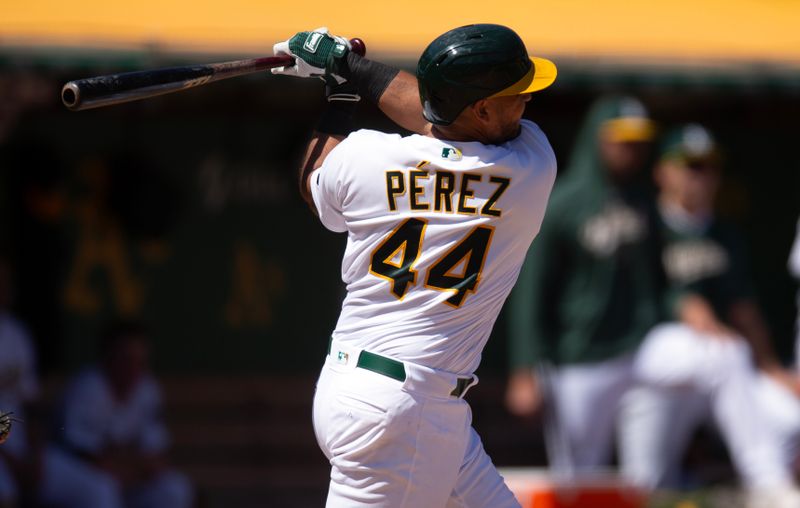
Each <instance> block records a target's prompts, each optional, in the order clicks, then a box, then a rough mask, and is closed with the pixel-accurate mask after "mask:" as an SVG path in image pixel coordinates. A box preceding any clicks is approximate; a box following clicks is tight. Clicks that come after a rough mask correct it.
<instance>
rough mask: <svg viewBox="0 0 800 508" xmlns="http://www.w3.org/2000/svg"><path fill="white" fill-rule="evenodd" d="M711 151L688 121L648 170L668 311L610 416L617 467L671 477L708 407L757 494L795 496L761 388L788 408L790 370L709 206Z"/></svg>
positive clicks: (704, 134)
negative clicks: (615, 421) (654, 191)
mask: <svg viewBox="0 0 800 508" xmlns="http://www.w3.org/2000/svg"><path fill="white" fill-rule="evenodd" d="M720 160H721V158H720V153H719V151H718V148H717V146H716V144H715V142H714V139H713V137H712V136H711V134H710V133H709V132H708V130H707V129H705V128H703V127H702V126H699V125H696V124H690V125H685V126H682V127H680V128H677V129H675V130H674V131H672V132H670V133H669V134H667V136H666V137H665V140H664V142H663V146H662V149H661V155H660V159H659V162H658V164H657V167H656V169H655V172H654V176H655V180H656V183H657V185H658V187H659V196H658V209H659V216H660V219H661V226H660V229H661V238H662V244H663V252H662V257H661V259H662V262H663V266H664V272H665V275H666V279H667V286H666V295H665V308H666V314H667V315H669V316H673V321H671V322H666V323H662V324H660V325H659V326H657V327H655V328H654V329H653V330H652V331H651V332H650V333H649V334H648V336H647V337H646V338H645V341H644V343H643V344H642V346H641V348H640V349H639V351H638V352H637V355H636V358H635V362H634V374H635V377H636V380H637V382H638V384H637V387H636V388H635V389H633V390H632V391H631V392H630V393H628V394H627V395H626V396H625V398H624V401H623V406H622V414H621V417H620V420H619V421H620V462H621V467H622V470H623V472H624V473H625V474H626V475H627V476H628V477H629V478H631V479H632V480H634V481H635V482H636V483H638V484H639V485H641V486H643V487H646V488H650V489H652V488H667V487H671V488H675V487H680V486H681V482H680V462H681V459H682V457H683V452H684V450H685V447H686V445H687V443H688V440H689V437H690V436H691V433H692V431H693V430H694V429H695V427H696V426H697V425H698V424H699V423H700V421H701V420H702V419H704V418H706V417H708V416H711V417H713V420H714V422H715V423H716V425H717V427H718V428H719V429H720V431H721V433H722V436H723V438H724V439H725V442H726V444H727V446H728V449H729V451H730V454H731V458H732V460H733V463H734V465H735V467H736V469H737V470H738V472H739V473H740V475H741V477H742V480H743V483H744V484H745V486H746V487H748V488H749V489H750V490H751V492H754V493H755V495H756V496H757V497H758V498H759V499H760V501H764V500H766V499H767V496H769V495H774V493H776V492H778V493H781V494H780V495H782V496H794V497H791V498H790V497H785V499H786V500H788V499H792V500H793V501H791V502H798V498H797V497H796V494H786V492H791V491H792V488H793V487H792V485H793V482H792V477H791V470H790V462H791V460H790V458H789V456H788V453H789V450H788V449H787V448H786V446H788V444H787V445H784V446H783V450H781V448H782V447H781V446H780V445H779V443H778V434H777V433H776V432H775V431H774V430H772V427H771V423H770V420H771V416H770V414H771V413H774V412H775V411H774V410H773V409H770V407H769V406H771V405H772V404H773V403H771V402H770V401H773V400H774V399H775V395H774V394H773V395H772V396H769V395H766V394H767V393H768V392H769V391H772V390H778V391H781V392H784V393H785V396H786V397H787V398H788V400H789V402H790V403H791V404H793V405H794V406H797V398H796V393H792V392H796V390H797V389H798V384H797V379H796V377H795V376H793V375H792V374H791V373H789V372H788V371H787V370H786V369H784V368H783V367H782V366H781V364H780V363H779V362H778V360H777V358H776V356H775V353H774V352H773V350H772V347H771V344H770V339H769V331H768V329H767V327H766V324H765V322H764V320H763V318H762V317H761V313H760V311H759V309H758V306H757V304H756V300H755V297H754V293H753V290H752V288H751V286H750V283H749V277H748V276H747V266H746V260H745V254H744V248H743V244H742V241H741V239H740V238H739V235H738V234H737V232H736V230H735V229H734V228H733V227H732V226H730V225H729V224H726V223H725V222H724V221H722V220H720V219H718V218H717V217H715V215H714V211H713V205H714V197H715V195H716V191H717V188H718V186H719V181H720V172H721V163H720ZM762 385H763V386H762ZM776 409H777V410H778V411H779V412H780V411H781V408H776ZM777 423H778V420H775V424H777ZM770 499H772V501H770V502H774V503H778V500H776V499H775V498H770ZM769 506H797V505H793V504H788V505H787V504H770V505H769Z"/></svg>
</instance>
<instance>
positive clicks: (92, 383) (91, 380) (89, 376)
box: [68, 366, 109, 399]
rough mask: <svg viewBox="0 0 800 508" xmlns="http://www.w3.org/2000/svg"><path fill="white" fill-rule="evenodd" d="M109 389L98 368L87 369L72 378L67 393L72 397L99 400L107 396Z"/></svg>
mask: <svg viewBox="0 0 800 508" xmlns="http://www.w3.org/2000/svg"><path fill="white" fill-rule="evenodd" d="M108 392H109V387H108V384H107V382H106V379H105V376H104V375H103V373H102V371H101V370H100V368H99V367H95V366H92V367H87V368H85V369H83V370H81V371H80V372H78V373H77V374H75V376H74V377H73V378H72V382H71V383H70V385H69V389H68V393H69V395H71V396H72V397H87V396H89V397H91V398H92V399H96V398H101V397H104V396H105V395H107V393H108Z"/></svg>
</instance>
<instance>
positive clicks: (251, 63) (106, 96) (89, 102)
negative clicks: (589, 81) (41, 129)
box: [61, 38, 366, 111]
mask: <svg viewBox="0 0 800 508" xmlns="http://www.w3.org/2000/svg"><path fill="white" fill-rule="evenodd" d="M350 44H351V46H352V51H354V52H356V53H358V54H359V55H361V56H364V55H365V54H366V45H365V44H364V41H362V40H361V39H358V38H355V39H350ZM289 65H294V58H292V57H291V56H287V55H281V56H268V57H262V58H250V59H247V60H235V61H231V62H221V63H212V64H206V65H185V66H181V67H167V68H163V69H153V70H149V71H135V72H124V73H121V74H109V75H108V76H97V77H94V78H86V79H78V80H76V81H70V82H68V83H66V84H65V85H64V87H63V88H62V89H61V101H62V102H63V103H64V105H65V106H66V107H67V108H68V109H70V110H71V111H82V110H84V109H92V108H99V107H102V106H111V105H113V104H122V103H123V102H130V101H136V100H139V99H146V98H148V97H155V96H156V95H163V94H167V93H172V92H177V91H179V90H186V89H187V88H193V87H196V86H200V85H205V84H208V83H213V82H214V81H219V80H221V79H228V78H233V77H235V76H241V75H243V74H252V73H254V72H260V71H264V70H267V69H272V68H274V67H284V66H289Z"/></svg>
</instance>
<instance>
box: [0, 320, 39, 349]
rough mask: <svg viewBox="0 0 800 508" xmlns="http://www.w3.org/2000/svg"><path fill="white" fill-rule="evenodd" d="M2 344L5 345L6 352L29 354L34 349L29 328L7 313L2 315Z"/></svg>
mask: <svg viewBox="0 0 800 508" xmlns="http://www.w3.org/2000/svg"><path fill="white" fill-rule="evenodd" d="M0 342H4V343H5V344H4V345H3V347H4V348H5V349H6V351H17V350H25V352H28V350H29V349H31V348H32V347H33V345H32V343H31V337H30V333H29V331H28V327H27V326H25V324H24V323H23V322H22V321H20V320H19V319H17V318H16V317H14V316H13V315H11V314H9V313H7V312H3V313H0Z"/></svg>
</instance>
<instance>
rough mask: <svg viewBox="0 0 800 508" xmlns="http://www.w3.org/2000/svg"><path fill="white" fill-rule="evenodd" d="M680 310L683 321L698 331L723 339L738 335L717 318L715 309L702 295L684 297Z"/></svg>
mask: <svg viewBox="0 0 800 508" xmlns="http://www.w3.org/2000/svg"><path fill="white" fill-rule="evenodd" d="M678 312H679V315H680V319H681V321H682V322H683V323H685V324H686V325H688V326H689V327H691V328H693V329H695V330H697V331H698V332H701V333H704V334H706V335H710V336H712V337H714V338H717V339H722V340H729V339H733V338H735V337H736V332H734V331H733V330H731V329H730V328H729V327H728V326H726V325H725V324H723V323H722V322H721V321H720V320H719V319H717V315H716V313H715V312H714V309H713V308H712V307H711V305H709V304H708V302H707V301H706V300H705V298H703V297H701V296H698V295H687V296H685V297H683V299H682V300H681V302H680V304H679V310H678Z"/></svg>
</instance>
